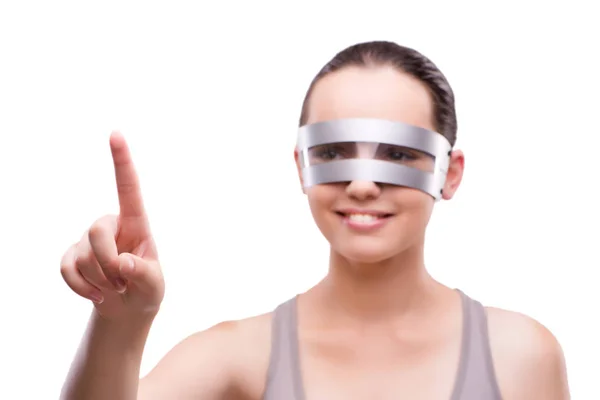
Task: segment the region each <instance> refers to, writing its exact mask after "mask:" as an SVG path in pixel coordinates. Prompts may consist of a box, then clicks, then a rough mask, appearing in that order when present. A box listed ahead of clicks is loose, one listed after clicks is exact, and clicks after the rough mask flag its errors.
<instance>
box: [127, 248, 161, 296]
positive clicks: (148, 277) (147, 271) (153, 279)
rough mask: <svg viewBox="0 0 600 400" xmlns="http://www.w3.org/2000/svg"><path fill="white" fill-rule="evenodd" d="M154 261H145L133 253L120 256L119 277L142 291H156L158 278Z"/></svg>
mask: <svg viewBox="0 0 600 400" xmlns="http://www.w3.org/2000/svg"><path fill="white" fill-rule="evenodd" d="M152 263H153V261H147V260H144V259H143V258H141V257H138V256H136V255H134V254H131V253H121V254H119V275H120V276H121V277H122V278H123V279H124V280H125V281H126V282H131V283H133V284H135V285H136V286H137V287H139V288H140V289H141V290H142V291H145V292H151V291H153V290H156V286H157V282H158V278H159V277H158V276H157V268H156V266H154V265H153V264H152Z"/></svg>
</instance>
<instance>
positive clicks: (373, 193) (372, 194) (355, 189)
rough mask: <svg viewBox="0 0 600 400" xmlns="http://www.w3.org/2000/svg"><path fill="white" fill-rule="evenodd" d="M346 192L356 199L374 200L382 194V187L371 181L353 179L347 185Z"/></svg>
mask: <svg viewBox="0 0 600 400" xmlns="http://www.w3.org/2000/svg"><path fill="white" fill-rule="evenodd" d="M346 194H347V195H348V196H350V197H352V198H354V199H356V200H359V201H365V200H373V199H376V198H378V197H379V196H380V195H381V187H380V186H379V185H378V184H376V183H375V182H371V181H352V182H350V183H349V184H348V186H346Z"/></svg>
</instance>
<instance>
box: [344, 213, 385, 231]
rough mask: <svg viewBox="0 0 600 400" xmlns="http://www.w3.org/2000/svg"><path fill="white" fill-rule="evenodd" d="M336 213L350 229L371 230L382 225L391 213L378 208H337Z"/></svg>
mask: <svg viewBox="0 0 600 400" xmlns="http://www.w3.org/2000/svg"><path fill="white" fill-rule="evenodd" d="M336 214H337V215H339V216H340V217H341V218H342V221H343V223H344V225H346V226H347V227H349V228H350V229H352V230H355V231H360V232H371V231H374V230H376V229H379V228H381V227H383V226H384V225H385V224H386V223H387V222H388V220H389V219H390V217H392V216H393V214H391V213H388V212H384V211H378V210H356V209H352V210H339V211H336Z"/></svg>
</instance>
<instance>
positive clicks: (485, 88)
mask: <svg viewBox="0 0 600 400" xmlns="http://www.w3.org/2000/svg"><path fill="white" fill-rule="evenodd" d="M195 3H199V2H195ZM195 3H192V2H190V3H188V4H183V3H179V2H163V3H162V5H160V6H158V5H156V3H152V5H151V4H150V2H146V3H141V2H140V3H137V4H133V3H128V2H114V3H109V2H99V3H95V4H96V5H94V6H91V5H87V3H86V5H84V2H75V1H73V2H70V3H67V2H64V1H63V2H38V3H30V2H25V1H22V2H16V1H14V2H10V1H6V2H3V3H2V5H0V72H1V73H0V135H1V141H0V184H1V186H0V188H1V189H0V194H1V195H0V203H1V207H0V246H1V254H2V259H1V261H0V262H1V264H2V265H1V268H2V271H3V273H2V277H1V279H2V289H1V290H0V300H1V302H0V307H1V313H0V335H1V340H0V368H1V373H2V378H1V379H0V381H1V382H2V384H1V385H0V398H1V399H11V400H16V399H27V400H30V399H53V398H57V397H58V393H59V390H60V387H61V385H62V382H63V379H64V377H65V374H66V372H67V370H68V368H69V364H70V362H71V360H72V357H73V355H74V352H75V350H76V347H77V345H78V343H79V340H80V338H81V335H82V333H83V330H84V328H85V324H86V321H87V319H88V315H89V312H90V309H91V305H90V304H89V302H87V301H85V300H83V299H81V298H78V297H77V296H76V295H75V294H73V293H72V292H71V291H70V290H69V289H68V287H67V286H66V285H65V284H64V283H63V281H62V278H61V276H60V273H59V262H60V259H61V256H62V253H63V252H64V251H65V250H66V248H67V247H68V246H69V245H70V244H71V243H72V242H75V241H77V240H79V238H80V236H81V234H82V233H83V232H84V230H85V229H86V228H87V227H88V226H89V225H90V224H91V223H92V222H93V221H94V220H95V219H96V218H98V217H100V216H102V215H104V214H106V213H114V212H116V211H117V210H118V208H117V198H116V191H115V187H114V176H113V170H112V165H111V158H110V151H109V146H108V138H109V134H110V132H111V130H113V129H120V130H121V131H122V132H123V133H124V134H125V137H126V138H127V140H128V142H129V143H130V146H131V149H132V152H133V156H134V160H135V162H136V164H137V168H138V170H139V174H140V179H141V183H142V185H143V192H144V195H145V200H146V204H147V208H148V211H149V214H150V217H151V223H152V227H153V230H154V232H155V234H156V237H157V241H158V245H159V251H160V254H161V259H162V262H163V267H164V273H165V276H166V280H167V294H166V299H165V301H164V306H163V308H162V311H161V313H160V315H159V317H158V318H157V320H156V322H155V324H154V327H153V330H152V331H151V334H150V337H149V340H148V343H147V348H146V352H145V355H144V360H143V365H142V372H143V373H146V372H147V371H148V370H149V369H150V368H151V367H152V366H153V365H155V363H156V362H157V361H158V360H159V359H160V358H161V357H162V356H163V355H164V354H165V353H166V352H167V351H168V350H169V349H170V348H171V347H172V346H173V345H175V344H176V343H177V342H178V341H180V340H181V339H183V338H184V337H185V336H187V335H189V334H191V333H192V332H194V331H197V330H201V329H205V328H207V327H209V326H211V325H213V324H215V323H217V322H219V321H222V320H225V319H233V318H241V317H246V316H249V315H253V314H257V313H262V312H265V311H269V310H271V309H272V308H274V307H275V306H276V305H277V304H278V303H279V302H281V301H284V300H286V299H287V298H289V297H291V296H293V295H294V294H296V293H298V292H301V291H304V290H306V289H308V288H309V287H310V286H311V285H313V284H315V283H316V282H317V281H318V280H319V279H320V278H321V277H322V276H323V275H324V274H325V272H326V268H327V254H328V253H327V251H328V249H327V243H326V241H325V240H324V239H323V238H322V236H321V235H320V233H319V231H318V230H317V228H316V227H315V225H314V224H313V221H312V219H311V216H310V213H309V210H308V206H307V203H306V200H305V198H304V196H303V195H302V193H301V191H300V187H299V184H298V180H297V177H296V175H295V167H294V162H293V158H292V150H293V145H294V141H295V133H296V128H297V121H298V116H299V114H300V107H301V102H302V99H303V96H304V93H305V91H306V89H307V87H308V85H309V83H310V80H311V79H312V77H313V76H314V74H316V73H317V71H318V70H319V69H320V68H321V66H322V65H324V64H325V62H326V61H328V60H329V59H330V58H331V57H332V56H333V55H334V54H335V53H336V52H337V51H339V50H341V49H343V48H344V47H346V46H348V45H351V44H354V43H356V42H360V41H365V40H372V39H386V40H393V41H396V42H398V43H400V44H403V45H407V46H410V47H414V48H416V49H418V50H419V51H421V52H423V53H424V54H425V55H427V56H429V57H430V58H432V59H433V61H434V62H435V63H437V64H438V66H439V67H440V68H441V69H442V71H443V72H444V73H445V74H446V75H447V77H448V79H449V80H450V83H451V84H452V86H453V88H454V90H455V92H456V96H457V108H458V116H459V133H458V136H459V141H458V147H460V148H462V149H463V150H464V151H465V152H466V161H467V163H466V175H465V179H464V182H463V185H462V186H461V188H460V190H459V192H458V195H457V196H456V198H455V199H453V200H452V201H450V202H443V203H441V204H439V205H438V206H437V209H436V211H435V214H434V218H433V220H432V222H431V226H430V229H429V237H428V246H427V263H428V266H429V269H430V270H431V273H432V274H433V275H434V276H435V277H436V278H437V279H439V280H441V281H442V282H444V283H446V284H447V285H450V286H453V287H459V288H461V289H462V290H464V291H465V292H466V293H468V294H469V295H471V296H472V297H474V298H476V299H478V300H480V301H482V302H483V303H484V304H486V305H492V306H497V307H503V308H507V309H511V310H516V311H520V312H523V313H526V314H528V315H531V316H532V317H534V318H536V319H538V320H539V321H541V322H542V323H544V324H545V325H546V326H547V327H549V328H550V329H551V331H552V332H553V333H554V334H555V335H556V336H557V338H558V339H559V341H560V342H561V344H562V346H563V348H564V352H565V355H566V358H567V365H568V372H569V378H570V383H571V388H572V394H573V398H574V399H583V400H586V399H598V398H600V387H599V386H598V384H597V378H598V371H599V368H600V367H599V366H598V365H599V364H598V363H599V362H600V361H599V357H600V344H599V342H598V338H599V337H600V328H599V327H598V324H597V319H598V310H597V306H598V304H599V300H600V297H599V295H598V293H597V290H596V287H597V283H596V280H597V279H598V268H599V267H600V261H599V260H598V257H597V254H598V252H597V250H596V248H597V247H596V246H597V241H598V240H599V238H598V225H599V223H600V212H599V207H598V194H599V193H600V190H599V189H598V184H599V183H598V169H599V168H598V161H597V160H598V146H599V145H600V132H599V131H600V128H599V124H598V106H599V105H600V104H599V103H600V102H599V100H598V93H599V92H600V85H599V84H598V72H597V71H598V70H599V68H600V62H599V60H598V48H597V38H598V37H600V32H598V28H594V27H593V26H594V24H597V21H596V20H595V19H594V18H593V16H594V15H595V14H594V12H593V11H592V7H595V6H592V5H591V4H593V2H588V3H587V4H590V6H584V4H585V3H584V2H579V3H577V2H571V3H570V4H571V5H570V6H568V7H567V8H562V7H558V6H554V5H550V2H541V1H540V2H539V5H535V4H534V3H536V2H533V1H530V2H518V3H519V5H518V6H517V5H516V4H517V2H514V4H515V5H508V3H506V2H503V3H498V5H493V6H492V5H491V3H489V2H475V1H473V2H471V3H466V2H443V3H442V2H440V3H439V4H435V3H431V2H415V1H411V2H402V1H389V2H385V1H370V2H362V1H361V2H357V3H356V5H351V4H350V3H348V2H343V3H339V4H335V3H334V2H329V3H328V2H325V3H323V2H321V1H319V2H318V3H319V4H317V2H316V1H314V2H310V1H302V2H294V3H292V2H289V3H287V2H273V3H272V4H268V3H266V2H256V1H252V2H241V1H239V2H237V3H234V4H231V3H226V2H223V3H220V2H214V3H213V2H207V5H204V6H200V5H198V4H195ZM417 3H418V4H417ZM555 3H558V2H553V4H555ZM561 3H562V4H566V2H561ZM208 4H211V5H208ZM594 29H595V30H596V32H594V31H593V30H594ZM594 37H596V39H594Z"/></svg>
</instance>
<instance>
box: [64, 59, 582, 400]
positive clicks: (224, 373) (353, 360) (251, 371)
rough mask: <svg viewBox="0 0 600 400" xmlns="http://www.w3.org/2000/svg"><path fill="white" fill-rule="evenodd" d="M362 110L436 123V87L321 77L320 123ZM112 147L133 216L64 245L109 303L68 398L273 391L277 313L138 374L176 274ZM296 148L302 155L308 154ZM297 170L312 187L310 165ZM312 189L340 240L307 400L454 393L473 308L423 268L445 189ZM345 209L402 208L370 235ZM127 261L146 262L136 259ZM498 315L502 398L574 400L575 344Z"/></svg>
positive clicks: (77, 273) (90, 334)
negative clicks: (465, 317)
mask: <svg viewBox="0 0 600 400" xmlns="http://www.w3.org/2000/svg"><path fill="white" fill-rule="evenodd" d="M355 117H373V118H382V119H389V120H398V121H403V122H407V123H410V124H413V125H417V126H421V127H423V128H427V129H430V130H435V127H434V124H433V110H432V104H431V98H430V96H429V94H428V91H427V89H426V88H425V86H423V84H422V83H420V82H419V81H418V80H416V79H413V78H411V77H410V76H408V75H405V74H403V73H400V72H398V71H397V70H395V69H393V68H391V67H377V68H375V67H370V68H358V67H357V68H345V69H343V70H341V71H338V72H335V73H333V74H330V75H328V76H326V77H325V78H323V79H322V80H321V81H320V82H319V83H317V85H316V86H315V89H314V91H313V94H312V97H311V100H310V103H309V121H308V123H314V122H319V121H326V120H331V119H336V118H355ZM111 148H112V150H113V158H114V159H115V170H116V175H117V187H118V191H119V199H120V202H121V204H122V208H121V213H120V215H119V216H114V217H105V218H104V219H101V220H100V222H98V223H96V224H95V225H93V227H92V228H91V232H92V234H89V233H88V234H86V235H84V238H83V239H82V241H81V242H80V243H78V244H76V245H74V246H73V247H72V248H71V249H70V250H69V251H68V252H67V253H66V254H65V257H64V259H63V263H62V268H61V271H62V273H63V276H64V277H65V280H66V281H67V283H68V284H69V286H70V287H71V288H72V289H73V290H74V291H75V292H76V293H78V294H80V295H81V296H83V297H86V298H90V299H91V295H92V293H94V292H96V294H98V291H99V292H100V294H102V296H103V297H104V299H105V300H104V301H103V302H102V303H98V302H96V303H94V311H93V313H92V317H91V319H90V326H89V328H88V331H87V333H86V336H85V337H84V340H83V342H82V345H81V347H80V350H79V352H78V354H77V357H76V359H75V361H74V364H73V367H72V368H71V371H70V373H69V377H68V379H67V381H66V383H65V386H64V389H63V397H62V398H63V399H77V398H82V397H84V398H86V399H95V398H98V399H103V398H111V399H135V398H138V399H144V400H150V399H164V398H177V399H208V400H210V399H253V400H259V399H261V398H262V395H263V393H264V390H265V380H266V374H267V367H268V362H269V353H270V344H271V317H272V315H271V313H266V314H263V315H258V316H255V317H251V318H247V319H244V320H239V321H228V322H223V323H220V324H218V325H216V326H214V327H212V328H210V329H208V330H206V331H203V332H199V333H196V334H194V335H192V336H190V337H188V338H186V339H185V340H183V341H182V342H181V343H179V344H178V345H177V346H175V347H174V348H173V349H172V350H171V351H170V352H169V353H168V354H167V355H166V356H165V357H164V358H163V359H162V360H161V361H160V362H159V363H158V365H157V366H156V367H155V368H154V369H153V370H152V371H151V372H150V373H149V374H148V375H147V376H145V377H144V378H142V379H141V380H139V382H138V379H137V376H138V375H137V374H139V364H140V361H141V356H142V352H143V346H144V343H145V340H146V337H147V334H148V330H149V328H150V326H151V324H152V321H153V319H154V317H155V315H156V313H157V312H158V309H159V306H160V301H161V300H162V295H163V292H164V283H163V281H162V274H161V273H160V265H159V262H158V256H157V254H156V249H155V247H154V246H153V241H152V236H151V233H150V230H149V224H148V223H147V217H146V215H145V212H144V211H143V204H142V201H141V195H140V191H139V187H138V184H137V177H136V175H135V171H134V169H133V165H132V163H131V159H130V157H129V153H128V150H127V146H126V144H125V142H124V140H123V138H122V137H121V136H120V135H118V134H115V135H113V136H112V137H111ZM294 156H295V159H296V162H297V163H298V154H297V153H295V154H294ZM463 170H464V155H463V153H462V152H460V151H458V150H455V151H454V152H453V153H452V156H451V162H450V168H449V171H448V179H447V182H446V184H445V186H444V189H443V198H444V199H445V200H450V199H451V198H452V197H453V195H454V194H455V192H456V190H457V189H458V187H459V185H460V182H461V179H462V176H463ZM298 176H299V178H300V183H301V180H302V177H301V174H300V167H299V165H298ZM304 192H305V194H306V196H307V199H308V202H309V204H310V209H311V212H312V215H313V217H314V220H315V222H316V224H317V226H318V227H319V229H320V230H321V232H322V233H323V235H324V236H325V237H326V238H327V240H328V241H329V242H330V244H331V256H330V265H329V272H328V274H327V276H326V277H325V278H324V279H323V280H322V281H321V282H319V283H318V284H316V285H315V286H314V287H313V288H311V289H310V290H308V291H307V292H305V293H302V294H301V295H300V296H299V298H298V319H299V338H300V353H301V355H300V357H301V368H302V371H303V381H304V382H303V383H304V387H305V391H306V395H307V399H309V400H310V399H319V398H327V399H330V400H336V399H346V400H347V399H364V398H380V399H397V398H415V399H416V398H419V399H432V400H433V399H435V400H438V399H444V398H450V394H451V392H452V389H453V384H454V379H455V375H456V369H457V364H458V360H459V350H460V335H461V328H462V325H461V323H462V313H461V304H460V298H459V295H458V294H457V293H456V291H455V290H452V289H451V288H448V287H446V286H444V285H442V284H441V283H439V282H437V281H436V280H435V279H434V278H432V277H431V276H430V275H429V274H428V272H427V270H426V268H425V265H424V260H423V247H424V236H425V231H426V228H427V224H428V222H429V219H430V217H431V213H432V210H433V206H434V201H433V199H432V198H431V197H430V196H428V195H426V194H424V193H422V192H419V191H417V190H413V189H409V188H400V187H393V186H391V185H376V184H374V183H373V182H360V181H354V182H351V183H349V184H330V185H319V186H315V187H312V188H309V189H307V190H304ZM342 208H368V209H375V210H380V211H385V212H387V213H391V214H393V216H392V217H391V218H389V220H388V221H387V223H386V224H385V226H384V227H382V228H381V229H380V230H378V231H376V232H373V233H369V234H364V233H357V232H353V231H351V230H350V229H348V227H346V226H345V225H344V224H343V223H342V220H341V218H340V217H339V216H338V215H337V214H336V212H335V211H336V210H339V209H342ZM123 232H125V233H123ZM91 243H93V244H91ZM75 258H76V259H78V260H79V264H78V263H77V262H75V261H73V260H74V259H75ZM128 259H131V260H132V261H133V263H134V265H135V268H134V270H133V271H132V270H130V269H127V268H126V265H127V261H128ZM81 260H83V261H81ZM90 265H91V266H90ZM86 271H87V272H86ZM89 271H92V272H89ZM88 276H92V278H89V277H88ZM106 277H108V278H106ZM117 278H121V279H123V281H124V283H125V285H126V290H125V292H123V293H118V292H117V290H116V287H117V286H118V285H117ZM90 281H91V282H90ZM124 300H125V301H124ZM486 311H487V315H488V326H489V333H490V345H491V350H492V357H493V364H494V368H495V372H496V376H497V379H498V382H499V386H500V390H501V393H502V396H503V398H504V399H505V400H566V399H569V398H570V397H569V393H568V392H569V390H568V384H567V375H566V368H565V361H564V357H563V352H562V349H561V347H560V345H559V343H558V342H557V340H556V339H555V337H554V336H553V335H552V333H551V332H550V331H549V330H548V329H546V328H545V327H544V326H543V325H541V324H540V323H539V322H537V321H535V320H534V319H532V318H530V317H528V316H525V315H523V314H520V313H515V312H511V311H507V310H502V309H498V308H493V307H488V308H486ZM432 382H435V384H432ZM136 392H137V397H136ZM82 394H85V395H82ZM78 396H81V397H78Z"/></svg>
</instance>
